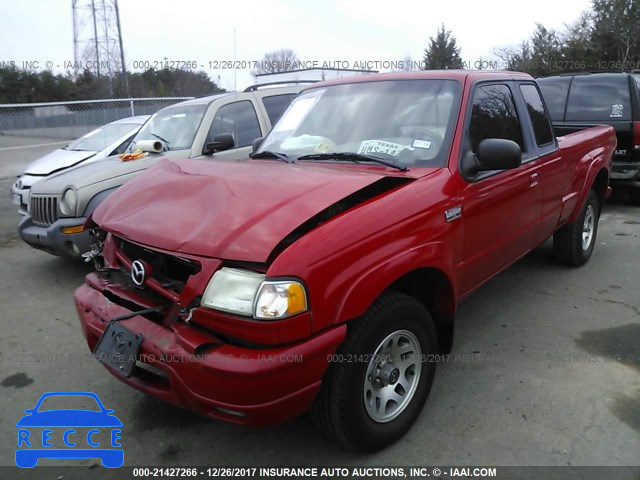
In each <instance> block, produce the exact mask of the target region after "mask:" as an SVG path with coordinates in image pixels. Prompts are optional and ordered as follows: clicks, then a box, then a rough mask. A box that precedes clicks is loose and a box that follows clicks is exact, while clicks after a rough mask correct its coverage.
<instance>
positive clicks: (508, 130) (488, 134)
mask: <svg viewBox="0 0 640 480" xmlns="http://www.w3.org/2000/svg"><path fill="white" fill-rule="evenodd" d="M469 138H470V140H471V150H472V151H473V152H474V153H476V152H477V151H478V145H479V144H480V142H481V141H482V140H484V139H486V138H504V139H507V140H513V141H514V142H516V143H517V144H518V145H520V148H521V149H522V150H523V151H524V144H523V143H522V130H521V129H520V121H519V120H518V113H517V112H516V106H515V103H514V101H513V95H512V94H511V90H509V87H507V86H506V85H483V86H481V87H478V88H476V91H475V93H474V97H473V106H472V110H471V122H470V124H469Z"/></svg>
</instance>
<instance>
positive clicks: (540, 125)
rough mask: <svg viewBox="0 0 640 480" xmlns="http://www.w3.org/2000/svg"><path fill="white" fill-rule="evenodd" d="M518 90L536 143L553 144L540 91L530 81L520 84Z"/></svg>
mask: <svg viewBox="0 0 640 480" xmlns="http://www.w3.org/2000/svg"><path fill="white" fill-rule="evenodd" d="M520 91H521V92H522V97H523V98H524V103H525V105H526V106H527V113H528V115H529V119H530V120H531V126H532V127H533V135H534V137H535V141H536V145H538V147H545V146H549V145H553V146H555V145H554V143H555V142H554V135H553V130H552V128H551V123H550V122H549V117H548V116H547V111H546V110H545V108H544V102H543V101H542V97H541V96H540V92H539V91H538V89H537V88H536V86H535V85H533V84H531V83H525V84H522V85H520Z"/></svg>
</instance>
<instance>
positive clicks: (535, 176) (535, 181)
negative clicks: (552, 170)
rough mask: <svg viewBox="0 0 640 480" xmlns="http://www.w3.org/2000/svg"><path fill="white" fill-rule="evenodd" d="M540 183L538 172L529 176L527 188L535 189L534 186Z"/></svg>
mask: <svg viewBox="0 0 640 480" xmlns="http://www.w3.org/2000/svg"><path fill="white" fill-rule="evenodd" d="M539 181H540V174H539V173H538V172H535V173H532V174H531V175H529V186H530V187H535V186H536V185H538V183H539Z"/></svg>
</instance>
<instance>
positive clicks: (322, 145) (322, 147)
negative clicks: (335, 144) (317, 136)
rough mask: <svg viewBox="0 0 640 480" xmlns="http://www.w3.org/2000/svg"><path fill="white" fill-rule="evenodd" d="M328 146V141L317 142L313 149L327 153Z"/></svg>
mask: <svg viewBox="0 0 640 480" xmlns="http://www.w3.org/2000/svg"><path fill="white" fill-rule="evenodd" d="M330 148H331V146H330V145H329V144H328V143H319V144H318V145H317V146H316V148H314V149H313V151H314V152H318V153H327V152H328V151H329V149H330Z"/></svg>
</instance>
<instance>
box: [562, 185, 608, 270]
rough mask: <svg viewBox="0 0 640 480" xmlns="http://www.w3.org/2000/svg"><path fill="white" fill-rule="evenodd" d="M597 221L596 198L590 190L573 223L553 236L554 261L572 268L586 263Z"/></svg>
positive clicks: (594, 236) (598, 212)
mask: <svg viewBox="0 0 640 480" xmlns="http://www.w3.org/2000/svg"><path fill="white" fill-rule="evenodd" d="M599 219H600V203H599V202H598V196H597V195H596V193H595V192H594V191H593V190H590V191H589V194H588V195H587V198H586V200H585V202H584V205H583V206H582V210H581V211H580V215H579V216H578V219H577V220H576V221H575V223H570V224H568V225H565V226H564V227H562V228H561V229H560V230H558V231H557V232H556V233H554V234H553V250H554V252H555V256H556V260H557V261H558V262H560V263H563V264H565V265H569V266H572V267H579V266H581V265H584V264H585V263H587V261H588V260H589V258H591V254H592V253H593V247H594V246H595V244H596V236H597V234H598V220H599Z"/></svg>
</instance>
